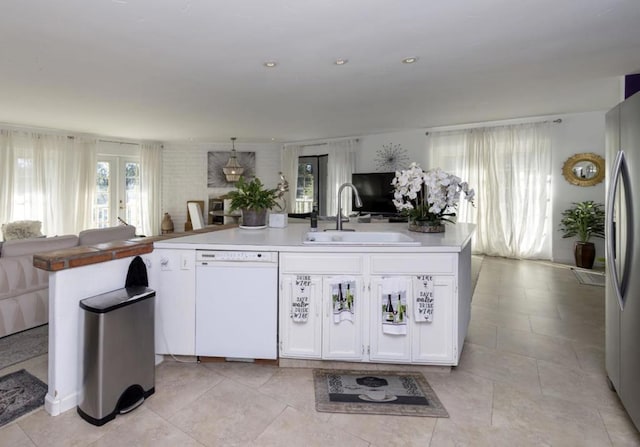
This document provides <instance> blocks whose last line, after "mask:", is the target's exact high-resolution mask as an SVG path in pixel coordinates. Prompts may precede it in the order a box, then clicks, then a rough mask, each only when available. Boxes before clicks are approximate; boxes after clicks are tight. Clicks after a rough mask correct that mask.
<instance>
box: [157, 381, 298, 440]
mask: <svg viewBox="0 0 640 447" xmlns="http://www.w3.org/2000/svg"><path fill="white" fill-rule="evenodd" d="M285 407H286V404H285V403H284V402H282V401H279V400H276V399H273V398H272V397H269V396H266V395H264V394H262V393H259V392H257V391H256V390H255V389H253V388H250V387H247V386H245V385H242V384H240V383H238V382H235V381H233V380H229V379H225V380H223V381H222V382H220V383H219V384H217V385H216V386H214V387H213V388H212V389H210V390H209V391H208V392H206V393H205V394H203V395H202V396H200V398H199V399H197V400H196V401H195V402H193V403H192V404H191V405H189V406H188V407H187V408H185V409H183V410H182V411H180V412H178V413H177V414H175V415H173V416H172V417H171V418H169V422H171V423H172V424H174V425H175V426H176V427H178V428H180V429H181V430H182V431H184V432H185V433H186V434H188V435H189V436H191V437H192V438H194V439H196V440H197V441H199V442H201V443H202V444H204V445H206V446H218V445H224V446H241V445H247V444H248V443H249V442H250V441H252V440H254V439H255V438H256V437H257V436H258V435H260V433H262V432H263V431H264V430H265V428H267V426H269V425H270V424H271V423H272V422H273V421H274V420H275V418H276V417H277V416H278V415H279V414H280V413H282V411H283V410H284V409H285Z"/></svg>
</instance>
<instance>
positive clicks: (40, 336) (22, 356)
mask: <svg viewBox="0 0 640 447" xmlns="http://www.w3.org/2000/svg"><path fill="white" fill-rule="evenodd" d="M48 340H49V325H48V324H45V325H42V326H38V327H35V328H33V329H28V330H26V331H22V332H18V333H17V334H12V335H7V336H6V337H2V338H0V370H2V369H4V368H6V367H8V366H11V365H15V364H16V363H20V362H24V361H25V360H29V359H30V358H33V357H38V356H40V355H42V354H46V353H47V350H48V348H49V345H48V343H49V342H48Z"/></svg>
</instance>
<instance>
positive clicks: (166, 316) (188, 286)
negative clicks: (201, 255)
mask: <svg viewBox="0 0 640 447" xmlns="http://www.w3.org/2000/svg"><path fill="white" fill-rule="evenodd" d="M195 253H196V252H195V250H170V249H161V248H160V249H156V250H154V251H153V255H154V258H155V262H154V268H157V271H155V272H154V274H153V275H152V277H151V278H150V280H151V281H150V282H149V287H151V288H153V289H154V290H155V291H156V304H155V314H156V315H155V321H156V324H155V345H156V354H174V355H195V352H196V347H195V343H196V314H195V309H196V302H195V299H196V298H195V297H196V273H195V256H196V255H195Z"/></svg>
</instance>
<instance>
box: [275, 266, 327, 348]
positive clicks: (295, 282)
mask: <svg viewBox="0 0 640 447" xmlns="http://www.w3.org/2000/svg"><path fill="white" fill-rule="evenodd" d="M301 288H302V289H303V290H302V292H303V293H302V295H304V297H305V298H304V299H303V301H304V304H303V306H304V308H302V309H300V307H298V308H297V309H298V310H297V312H302V313H304V314H305V315H306V317H304V316H299V317H298V319H299V321H294V310H293V309H294V302H295V300H296V298H298V297H299V296H300V295H301V293H300V289H301ZM300 301H301V300H298V303H300ZM280 352H281V353H285V354H286V355H287V356H291V357H296V358H307V359H319V358H321V356H322V278H321V277H319V276H313V277H312V276H309V275H282V276H281V278H280Z"/></svg>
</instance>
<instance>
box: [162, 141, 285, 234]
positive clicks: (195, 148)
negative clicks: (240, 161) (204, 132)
mask: <svg viewBox="0 0 640 447" xmlns="http://www.w3.org/2000/svg"><path fill="white" fill-rule="evenodd" d="M280 147H281V145H280V144H275V143H239V142H237V141H236V150H237V151H238V152H255V153H256V176H257V177H258V178H259V179H260V180H261V181H262V183H264V184H265V185H266V186H267V187H269V188H275V187H276V185H277V184H278V181H279V177H278V172H279V171H280ZM230 150H231V143H171V142H170V143H165V144H164V150H163V160H162V211H163V213H169V214H170V215H171V219H172V220H173V225H174V228H175V231H176V232H182V231H184V223H185V222H186V221H187V201H188V200H204V201H205V208H207V206H208V203H209V202H208V199H209V197H218V196H220V195H223V194H226V193H228V192H229V191H231V190H233V188H207V152H209V151H222V152H228V151H230ZM203 211H204V213H205V216H206V215H207V214H206V213H208V210H207V209H205V210H203ZM206 221H207V219H206V218H205V222H206Z"/></svg>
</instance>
